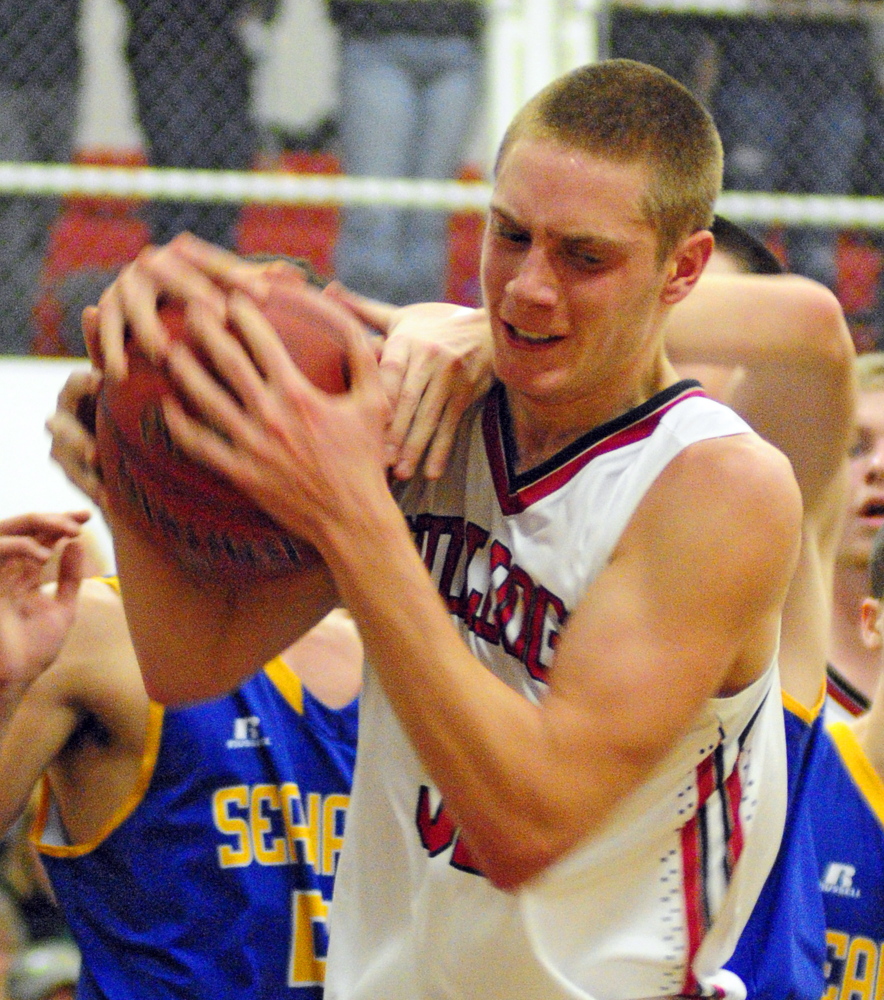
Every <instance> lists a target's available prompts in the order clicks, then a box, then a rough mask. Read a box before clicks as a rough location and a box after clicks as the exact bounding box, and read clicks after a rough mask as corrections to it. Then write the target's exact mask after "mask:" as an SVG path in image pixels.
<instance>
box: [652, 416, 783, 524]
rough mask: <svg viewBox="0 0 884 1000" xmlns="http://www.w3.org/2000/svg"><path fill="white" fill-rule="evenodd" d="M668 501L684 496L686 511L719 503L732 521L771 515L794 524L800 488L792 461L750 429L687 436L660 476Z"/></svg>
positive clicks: (768, 517) (770, 518) (770, 516)
mask: <svg viewBox="0 0 884 1000" xmlns="http://www.w3.org/2000/svg"><path fill="white" fill-rule="evenodd" d="M659 484H660V486H661V491H662V492H663V493H664V494H667V495H668V497H667V498H668V500H669V501H670V502H675V500H676V499H677V498H678V497H685V498H688V499H690V507H689V509H690V510H691V511H694V512H696V511H699V510H702V509H703V507H704V506H706V505H709V506H711V507H713V508H723V509H724V510H726V511H727V513H728V515H729V517H731V518H733V519H734V520H735V521H738V522H739V521H742V520H750V521H751V520H755V519H758V518H761V519H762V520H767V521H769V522H770V523H771V524H773V523H774V522H775V520H776V519H777V518H783V520H784V523H785V524H788V523H792V524H794V526H795V527H796V528H797V527H798V526H799V525H800V520H801V510H802V507H801V491H800V489H799V487H798V483H797V481H796V479H795V474H794V472H793V470H792V465H791V463H790V462H789V460H788V458H787V457H786V456H785V455H784V454H783V452H781V451H780V450H779V449H777V448H775V447H774V446H773V445H771V444H769V443H768V442H767V441H765V440H764V439H763V438H762V437H760V436H759V435H758V434H756V433H755V432H754V431H752V430H750V429H748V428H747V429H746V430H744V431H741V432H738V433H732V434H726V435H722V436H716V437H708V438H704V439H701V440H697V441H693V442H692V443H690V444H688V445H687V446H686V447H684V448H683V449H682V450H681V451H680V452H679V453H678V454H677V455H676V456H675V457H674V458H673V459H672V461H671V462H670V463H669V465H668V466H667V468H666V469H665V470H664V472H663V474H662V475H661V476H660V479H659Z"/></svg>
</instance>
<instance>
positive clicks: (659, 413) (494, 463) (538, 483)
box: [482, 384, 706, 515]
mask: <svg viewBox="0 0 884 1000" xmlns="http://www.w3.org/2000/svg"><path fill="white" fill-rule="evenodd" d="M705 395H706V393H705V392H704V391H703V390H702V389H701V388H698V387H697V386H696V384H694V385H692V386H690V387H689V388H686V389H685V390H684V391H683V392H681V393H679V394H678V395H677V396H675V397H674V398H672V399H668V400H667V401H666V402H665V403H663V404H661V405H660V406H659V407H657V408H656V409H655V410H653V411H652V412H651V413H647V414H645V415H644V416H642V417H641V418H640V419H638V420H636V421H634V422H633V423H631V424H627V425H626V426H625V427H623V426H619V425H618V427H617V429H616V430H614V431H612V432H611V433H610V434H607V435H605V436H603V437H602V438H600V439H598V440H595V439H594V438H595V433H596V431H597V430H598V428H597V429H596V431H591V432H590V433H589V434H588V435H586V437H587V438H593V441H592V443H590V444H587V446H586V448H584V449H583V450H582V451H578V453H577V454H570V457H568V458H567V459H564V460H563V461H562V462H561V463H560V464H559V465H557V466H555V467H553V468H552V469H550V471H549V472H547V473H545V474H543V475H541V476H539V477H538V478H537V479H533V480H532V481H530V482H529V483H527V484H526V485H525V486H522V487H517V488H516V489H512V488H511V485H510V480H509V473H508V471H507V470H508V468H509V466H508V463H507V448H506V444H505V443H504V434H503V430H502V426H501V415H500V406H501V405H503V403H502V393H501V394H500V395H497V394H494V393H492V394H491V395H489V397H488V402H487V404H486V406H485V411H484V413H483V418H482V423H483V431H484V436H485V449H486V452H487V455H488V463H489V465H490V468H491V476H492V479H493V481H494V488H495V491H496V493H497V499H498V503H499V504H500V509H501V510H502V511H503V513H504V514H505V515H511V514H520V513H522V511H524V510H527V508H528V507H530V506H531V504H533V503H536V502H537V501H538V500H542V499H543V498H544V497H547V496H549V495H550V494H552V493H555V491H556V490H558V489H560V488H561V487H562V486H564V485H565V484H566V483H568V482H569V481H570V480H571V479H573V478H574V476H576V475H577V473H578V472H580V470H581V469H583V468H585V466H586V465H588V464H589V463H590V462H591V461H592V460H593V459H594V458H596V457H598V456H599V455H603V454H605V453H607V452H610V451H615V450H616V449H618V448H624V447H626V446H627V445H630V444H633V443H634V442H636V441H641V440H643V439H644V438H647V437H650V435H651V434H653V432H654V431H655V430H656V428H657V426H658V424H659V423H660V421H661V420H662V419H663V417H664V416H665V415H666V413H668V412H669V410H671V409H672V407H673V406H675V405H676V404H678V403H680V402H681V401H682V400H684V399H688V398H689V397H691V396H705ZM613 422H615V421H612V423H613ZM578 440H579V439H578ZM572 450H573V446H572V448H570V449H568V451H569V453H570V451H572Z"/></svg>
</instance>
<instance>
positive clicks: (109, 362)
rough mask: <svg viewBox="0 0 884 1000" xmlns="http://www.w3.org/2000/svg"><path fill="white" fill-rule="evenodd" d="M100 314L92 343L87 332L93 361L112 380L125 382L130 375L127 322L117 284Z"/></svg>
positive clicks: (106, 293) (102, 303) (101, 303)
mask: <svg viewBox="0 0 884 1000" xmlns="http://www.w3.org/2000/svg"><path fill="white" fill-rule="evenodd" d="M117 281H118V282H119V281H120V278H117ZM96 312H97V317H96V325H95V327H93V328H92V330H93V332H92V334H91V339H88V338H90V331H89V329H87V328H85V327H84V329H83V334H84V337H86V338H87V341H86V343H87V348H88V351H89V358H90V360H91V361H92V364H93V365H95V366H96V368H99V369H100V370H101V371H102V372H104V374H105V375H107V377H108V378H110V379H114V380H122V379H124V378H125V377H126V373H127V371H128V364H127V362H126V351H125V343H126V318H125V316H124V313H123V303H122V300H121V297H120V289H119V285H118V284H117V283H115V284H113V285H111V287H110V288H108V289H105V291H104V292H103V293H102V296H101V298H100V299H99V300H98V306H97V307H96Z"/></svg>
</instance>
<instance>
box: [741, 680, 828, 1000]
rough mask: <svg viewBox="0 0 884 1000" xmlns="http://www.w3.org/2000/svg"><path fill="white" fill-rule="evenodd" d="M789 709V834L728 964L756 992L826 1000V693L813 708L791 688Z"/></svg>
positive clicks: (762, 998) (756, 999) (782, 998)
mask: <svg viewBox="0 0 884 1000" xmlns="http://www.w3.org/2000/svg"><path fill="white" fill-rule="evenodd" d="M783 714H784V719H785V726H786V753H787V758H788V782H789V786H788V787H789V792H788V796H789V797H788V810H787V813H786V825H785V828H784V830H783V839H782V842H781V844H780V851H779V854H778V855H777V859H776V861H775V863H774V866H773V868H772V870H771V872H770V875H769V876H768V879H767V882H766V883H765V885H764V888H763V889H762V892H761V896H760V897H759V899H758V902H757V903H756V904H755V908H754V910H753V911H752V916H751V917H750V918H749V922H748V924H747V925H746V927H745V928H744V930H743V933H742V935H741V936H740V940H739V941H738V943H737V947H736V950H735V951H734V954H733V956H732V958H731V959H730V961H729V962H728V963H727V966H726V968H728V969H729V970H730V971H731V972H734V973H736V974H737V975H738V976H739V977H740V979H742V981H743V983H744V984H745V986H746V993H747V998H748V1000H819V998H820V997H821V996H822V993H823V962H824V957H825V949H824V941H825V921H824V914H823V907H822V900H821V898H820V891H819V887H818V871H819V865H818V862H817V855H816V844H815V839H814V829H813V821H814V816H813V814H812V804H813V800H814V798H815V797H816V795H817V792H818V784H819V781H820V777H821V776H824V774H825V768H824V765H825V763H826V756H827V752H826V745H827V744H828V740H827V738H826V733H825V730H824V728H823V712H822V700H821V701H820V704H819V705H818V706H817V708H816V709H815V710H814V711H812V712H808V711H807V710H806V709H805V708H804V707H803V706H801V705H800V704H798V702H796V701H794V699H792V698H790V697H789V695H787V694H786V693H785V692H783Z"/></svg>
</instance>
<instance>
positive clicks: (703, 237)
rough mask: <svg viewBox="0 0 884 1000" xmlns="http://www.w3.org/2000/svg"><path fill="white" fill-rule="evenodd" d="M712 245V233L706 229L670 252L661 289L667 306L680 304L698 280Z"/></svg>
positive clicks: (713, 242)
mask: <svg viewBox="0 0 884 1000" xmlns="http://www.w3.org/2000/svg"><path fill="white" fill-rule="evenodd" d="M714 245H715V239H714V237H713V236H712V233H710V232H709V230H708V229H698V230H697V232H695V233H691V235H690V236H687V237H685V239H683V240H682V241H681V242H680V243H679V244H678V245H677V246H676V248H675V250H673V251H672V253H671V254H670V255H669V259H668V261H667V263H666V267H667V276H666V284H665V285H664V287H663V301H664V302H665V303H666V304H667V305H675V304H676V302H681V300H682V299H683V298H684V297H685V296H686V295H687V294H688V292H689V291H690V290H691V289H692V288H693V287H694V285H696V283H697V282H698V281H699V280H700V275H701V274H702V273H703V269H704V268H705V267H706V264H707V262H708V261H709V258H710V257H711V256H712V248H713V246H714Z"/></svg>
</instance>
